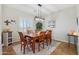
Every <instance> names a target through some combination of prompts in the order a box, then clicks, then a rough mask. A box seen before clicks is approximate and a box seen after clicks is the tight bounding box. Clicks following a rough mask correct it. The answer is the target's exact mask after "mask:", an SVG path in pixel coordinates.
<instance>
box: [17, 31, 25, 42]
mask: <svg viewBox="0 0 79 59" xmlns="http://www.w3.org/2000/svg"><path fill="white" fill-rule="evenodd" d="M18 33H19V36H20V40H21V42H25V38H24V36H23V33H22V32H18Z"/></svg>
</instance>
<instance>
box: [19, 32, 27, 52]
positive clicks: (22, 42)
mask: <svg viewBox="0 0 79 59" xmlns="http://www.w3.org/2000/svg"><path fill="white" fill-rule="evenodd" d="M18 34H19V36H20V43H21V51H22V48H23V47H24V49H25V46H26V44H27V40H26V38H25V37H24V35H23V33H22V32H18ZM23 53H25V51H24V52H23Z"/></svg>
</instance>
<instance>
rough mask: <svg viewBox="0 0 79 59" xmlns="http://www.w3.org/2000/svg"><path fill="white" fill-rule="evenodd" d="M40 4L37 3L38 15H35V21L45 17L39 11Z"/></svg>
mask: <svg viewBox="0 0 79 59" xmlns="http://www.w3.org/2000/svg"><path fill="white" fill-rule="evenodd" d="M41 7H42V5H41V4H38V15H37V16H35V18H34V19H35V21H44V20H45V19H44V18H43V17H42V12H41Z"/></svg>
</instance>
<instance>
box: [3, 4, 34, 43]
mask: <svg viewBox="0 0 79 59" xmlns="http://www.w3.org/2000/svg"><path fill="white" fill-rule="evenodd" d="M20 18H26V19H28V20H33V19H34V16H33V15H31V14H28V13H25V12H23V11H20V10H18V9H15V8H11V7H9V6H6V5H3V21H2V22H3V30H4V29H5V28H6V25H5V23H4V21H5V20H7V19H10V20H15V21H16V24H10V25H9V26H10V28H11V30H12V31H13V32H12V33H13V42H17V41H18V31H20V30H22V29H21V28H19V20H20Z"/></svg>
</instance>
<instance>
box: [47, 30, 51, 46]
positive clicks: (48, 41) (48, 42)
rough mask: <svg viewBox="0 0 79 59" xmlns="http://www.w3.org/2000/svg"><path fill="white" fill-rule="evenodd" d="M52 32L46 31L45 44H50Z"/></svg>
mask: <svg viewBox="0 0 79 59" xmlns="http://www.w3.org/2000/svg"><path fill="white" fill-rule="evenodd" d="M51 35H52V32H51V30H47V31H46V40H47V45H48V44H51V41H52V38H51Z"/></svg>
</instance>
